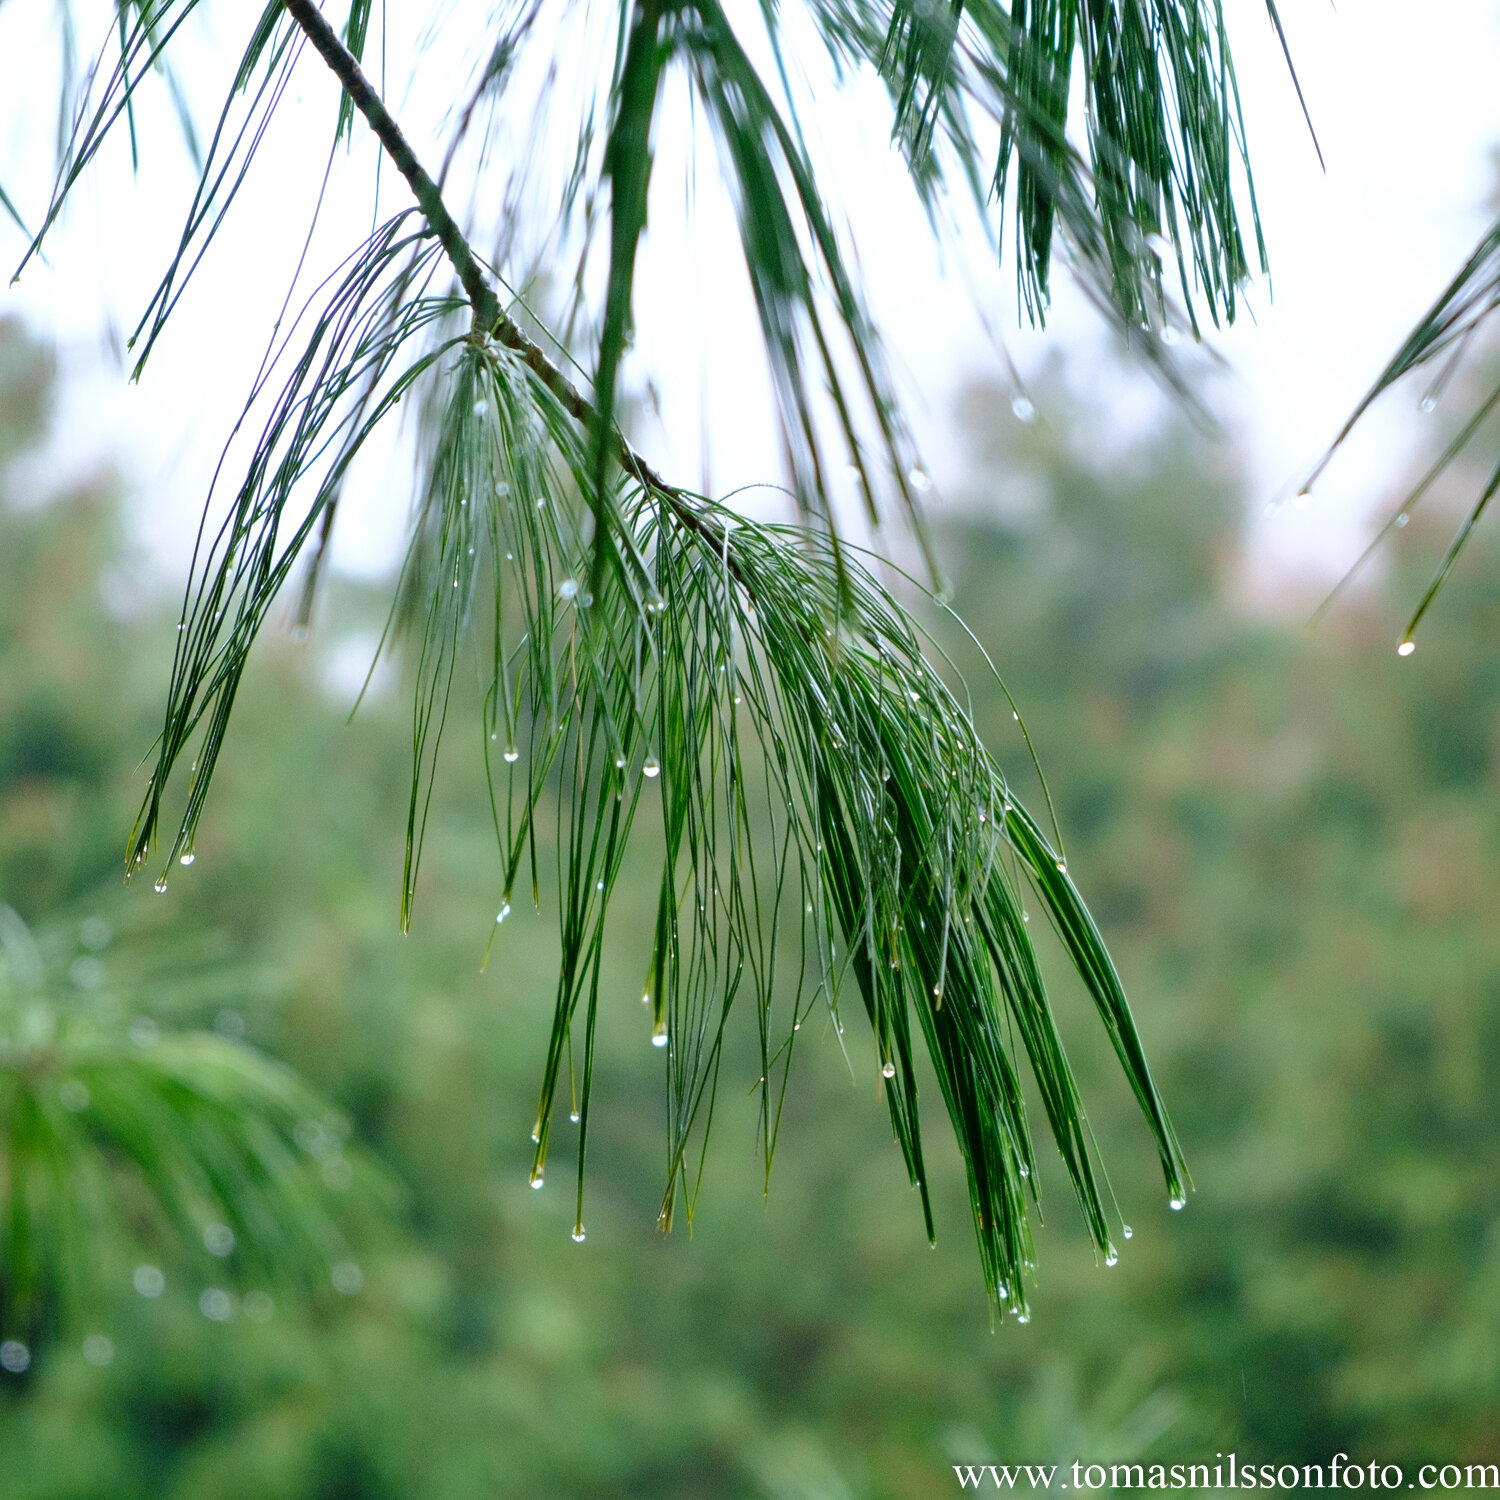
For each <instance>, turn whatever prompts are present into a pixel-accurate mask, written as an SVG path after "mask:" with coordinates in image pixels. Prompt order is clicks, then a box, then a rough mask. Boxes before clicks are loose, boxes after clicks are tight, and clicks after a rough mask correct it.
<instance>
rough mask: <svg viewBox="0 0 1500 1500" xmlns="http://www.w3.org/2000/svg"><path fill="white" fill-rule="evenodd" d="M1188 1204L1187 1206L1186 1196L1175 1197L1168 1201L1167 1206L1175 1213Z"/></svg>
mask: <svg viewBox="0 0 1500 1500" xmlns="http://www.w3.org/2000/svg"><path fill="white" fill-rule="evenodd" d="M1186 1206H1187V1199H1186V1198H1173V1199H1171V1200H1169V1202H1168V1203H1167V1207H1168V1208H1170V1209H1171V1210H1172V1212H1173V1213H1176V1212H1178V1211H1179V1210H1180V1209H1183V1208H1185V1207H1186Z"/></svg>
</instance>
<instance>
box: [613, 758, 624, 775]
mask: <svg viewBox="0 0 1500 1500" xmlns="http://www.w3.org/2000/svg"><path fill="white" fill-rule="evenodd" d="M624 769H625V757H624V756H623V755H617V756H615V770H617V771H623V770H624Z"/></svg>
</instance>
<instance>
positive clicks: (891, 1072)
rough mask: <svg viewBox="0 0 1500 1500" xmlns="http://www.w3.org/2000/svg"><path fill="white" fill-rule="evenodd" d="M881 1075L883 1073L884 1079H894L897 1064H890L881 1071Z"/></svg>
mask: <svg viewBox="0 0 1500 1500" xmlns="http://www.w3.org/2000/svg"><path fill="white" fill-rule="evenodd" d="M880 1073H881V1076H882V1077H884V1078H894V1077H895V1076H896V1065H895V1063H893V1062H888V1063H887V1064H886V1065H885V1066H884V1067H883V1068H882V1069H881V1070H880Z"/></svg>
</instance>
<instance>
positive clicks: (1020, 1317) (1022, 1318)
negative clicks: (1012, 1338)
mask: <svg viewBox="0 0 1500 1500" xmlns="http://www.w3.org/2000/svg"><path fill="white" fill-rule="evenodd" d="M1030 1321H1031V1314H1030V1313H1018V1314H1017V1315H1016V1322H1018V1323H1029V1322H1030Z"/></svg>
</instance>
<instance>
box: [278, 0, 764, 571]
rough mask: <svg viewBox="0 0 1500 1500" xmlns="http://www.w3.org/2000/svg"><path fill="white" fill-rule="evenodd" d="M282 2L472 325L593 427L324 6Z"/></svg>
mask: <svg viewBox="0 0 1500 1500" xmlns="http://www.w3.org/2000/svg"><path fill="white" fill-rule="evenodd" d="M282 4H283V6H284V7H285V9H286V13H287V15H289V16H290V17H291V18H292V20H293V21H295V22H296V23H297V25H298V26H299V27H301V29H302V30H303V32H305V33H306V35H307V39H308V40H309V41H310V42H311V43H312V44H313V46H314V47H316V48H317V50H318V52H319V54H320V55H321V56H322V58H323V60H324V62H326V63H327V64H328V66H329V67H330V68H331V69H332V70H333V74H334V76H335V77H336V78H337V79H338V81H339V84H340V85H341V87H342V88H343V90H344V92H345V93H346V94H347V95H348V96H349V99H350V101H351V102H352V103H353V105H354V107H355V108H356V109H357V110H358V111H359V112H360V114H362V115H363V116H364V117H365V120H366V122H367V123H368V124H369V126H370V129H371V130H373V131H374V132H375V136H376V138H377V139H378V140H379V142H380V144H381V146H382V147H383V148H384V149H385V153H386V155H387V156H389V157H390V159H391V162H392V164H393V165H394V166H395V168H396V170H397V171H398V172H400V173H401V175H402V176H403V177H404V178H405V179H406V181H407V184H408V186H410V188H411V190H412V192H413V194H414V195H415V196H416V200H417V206H418V207H419V208H420V209H421V210H422V213H423V215H424V216H425V218H426V220H427V222H428V224H429V225H430V226H431V228H432V232H433V233H434V234H435V235H436V236H437V237H438V241H439V243H440V244H441V245H442V247H443V253H444V254H445V255H447V257H448V260H449V262H450V263H451V264H452V266H453V269H454V270H455V271H456V272H457V273H458V279H459V281H460V283H461V284H462V286H463V289H464V295H465V296H466V297H467V298H468V299H469V306H470V307H471V308H473V310H474V324H475V328H476V330H478V329H483V330H485V331H486V333H487V334H488V336H489V337H491V338H493V339H494V340H495V341H496V342H497V343H500V344H503V345H504V346H505V347H506V348H507V349H510V350H512V351H514V352H515V353H517V354H519V355H520V356H521V358H522V359H524V360H525V361H526V363H527V364H528V365H529V366H530V367H531V370H532V371H533V373H534V374H535V375H536V376H537V378H538V379H539V380H541V382H542V383H543V385H545V386H546V387H547V389H548V390H549V391H551V392H552V394H553V395H554V396H556V397H557V399H558V401H559V402H561V403H562V406H563V408H564V409H565V410H566V411H567V412H568V413H569V414H570V415H571V416H572V417H573V418H574V419H575V420H576V421H578V422H579V423H581V424H582V425H583V426H584V427H585V428H586V429H588V430H590V431H592V430H593V428H594V427H595V426H596V425H597V423H598V413H597V412H596V411H595V410H594V407H593V405H592V404H591V403H590V402H589V401H588V400H587V398H586V397H584V396H583V394H582V393H581V392H580V391H579V390H578V388H577V387H576V386H575V385H574V384H573V382H572V381H571V380H569V379H568V377H567V376H566V375H564V374H563V372H562V371H561V370H560V369H558V367H557V366H556V365H554V364H553V363H552V361H551V360H550V359H548V358H547V355H546V353H545V352H544V351H543V350H542V349H541V347H540V346H539V345H537V344H536V343H534V342H533V341H532V340H531V339H529V338H527V336H526V334H525V333H524V332H522V330H521V329H520V328H519V327H518V326H517V325H516V323H515V322H514V321H513V320H512V319H511V318H510V317H508V316H507V315H506V314H505V313H503V312H502V311H501V309H500V299H499V297H498V296H497V295H496V293H495V290H494V288H493V287H492V286H491V285H490V283H489V281H488V280H487V279H486V277H485V274H484V271H483V269H482V268H481V266H480V263H479V258H478V256H476V255H475V254H474V251H473V248H472V247H471V246H470V244H469V242H468V240H467V239H466V238H465V237H464V233H463V231H462V230H461V229H460V228H459V227H458V223H457V221H456V220H455V219H454V217H453V215H452V214H451V213H449V212H448V205H447V204H446V203H444V202H443V195H442V192H441V191H440V190H439V188H438V185H437V183H435V182H434V181H433V180H432V178H431V177H429V176H428V175H427V172H426V169H425V168H424V167H423V166H422V163H421V162H420V161H418V160H417V154H416V152H415V151H413V150H412V148H411V145H410V143H409V142H408V141H407V139H406V137H405V136H404V135H403V134H402V133H401V127H400V126H399V125H398V124H397V123H396V122H395V120H394V119H393V118H392V117H391V114H390V111H389V110H387V109H386V107H385V105H384V103H383V102H382V101H381V98H380V95H379V94H377V93H376V92H375V89H374V86H373V85H372V84H371V83H370V80H369V79H368V78H366V77H365V74H364V71H363V69H361V67H360V65H359V62H358V60H357V59H356V58H355V56H354V54H353V53H352V52H350V51H349V49H348V48H347V47H346V46H345V45H344V44H343V42H341V41H340V40H339V38H338V34H337V32H335V31H334V29H333V28H332V27H331V26H330V25H329V24H328V22H327V21H326V20H325V19H324V16H323V13H322V11H320V10H319V9H318V7H317V6H316V5H315V4H314V3H313V0H282ZM616 456H617V457H618V459H619V461H620V466H621V468H623V469H624V470H625V471H626V473H628V474H631V475H633V476H634V477H635V478H636V479H638V480H639V481H640V482H641V484H642V485H644V486H645V487H646V489H648V490H649V491H651V493H652V494H654V495H656V496H657V497H658V498H660V499H661V500H663V501H664V502H665V503H666V505H667V508H668V509H669V510H670V512H671V514H672V516H673V518H674V519H675V520H676V521H677V522H678V523H679V524H680V525H681V526H682V527H684V529H686V530H688V531H691V532H693V533H694V534H695V535H697V536H700V537H702V538H704V540H706V541H707V542H708V543H709V544H710V545H711V546H713V548H714V549H715V550H716V551H718V552H720V553H723V552H724V551H725V548H726V539H725V536H724V532H723V530H722V528H720V527H719V526H717V525H715V524H714V522H713V521H711V520H709V519H708V517H706V516H705V515H703V514H702V513H701V512H700V511H699V510H698V509H697V507H696V506H694V505H692V504H690V503H689V501H688V499H687V497H686V495H685V494H684V493H683V491H682V490H680V489H679V488H678V487H677V486H676V485H672V484H668V483H667V482H666V480H664V479H663V478H662V477H661V475H659V474H658V473H657V472H656V470H655V469H653V468H652V467H651V465H650V464H648V463H647V462H646V460H645V459H644V458H642V457H641V456H640V454H639V453H637V452H636V451H635V449H634V448H632V447H631V445H630V444H629V443H628V442H627V441H626V440H625V437H624V435H623V434H621V435H620V436H619V437H618V440H617V449H616ZM730 563H731V571H732V572H734V573H735V575H736V577H738V576H739V570H738V568H735V567H734V566H733V561H732V559H731V560H730ZM741 581H743V580H741Z"/></svg>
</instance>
